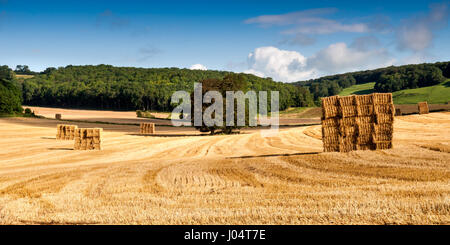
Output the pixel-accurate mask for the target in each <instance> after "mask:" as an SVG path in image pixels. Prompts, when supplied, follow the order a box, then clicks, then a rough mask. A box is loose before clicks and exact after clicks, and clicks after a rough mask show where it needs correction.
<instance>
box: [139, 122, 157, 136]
mask: <svg viewBox="0 0 450 245" xmlns="http://www.w3.org/2000/svg"><path fill="white" fill-rule="evenodd" d="M140 132H141V134H154V133H155V124H154V123H141V131H140Z"/></svg>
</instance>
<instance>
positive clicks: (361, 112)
mask: <svg viewBox="0 0 450 245" xmlns="http://www.w3.org/2000/svg"><path fill="white" fill-rule="evenodd" d="M356 110H357V112H358V116H360V117H365V116H371V115H373V110H374V108H373V105H358V107H357V108H356Z"/></svg>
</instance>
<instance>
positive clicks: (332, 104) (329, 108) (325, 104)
mask: <svg viewBox="0 0 450 245" xmlns="http://www.w3.org/2000/svg"><path fill="white" fill-rule="evenodd" d="M338 98H339V97H338V96H331V97H325V98H322V118H323V119H327V118H332V117H337V116H339V100H338Z"/></svg>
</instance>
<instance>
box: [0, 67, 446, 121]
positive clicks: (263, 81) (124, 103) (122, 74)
mask: <svg viewBox="0 0 450 245" xmlns="http://www.w3.org/2000/svg"><path fill="white" fill-rule="evenodd" d="M0 68H1V69H0V82H1V84H0V93H1V101H0V103H1V104H0V106H1V108H0V110H2V111H3V112H12V111H19V110H21V107H20V102H21V100H22V101H23V103H24V104H26V105H36V106H58V107H69V108H70V107H72V108H89V109H110V110H157V111H171V110H172V109H173V108H174V106H176V105H173V104H171V103H170V98H171V95H172V93H173V92H174V91H177V90H185V91H188V92H192V90H193V84H194V82H200V81H203V80H205V79H219V80H220V79H223V78H224V77H225V76H226V75H229V74H234V73H232V72H225V71H213V70H206V71H203V70H190V69H179V68H134V67H114V66H111V65H97V66H91V65H86V66H72V65H69V66H66V67H60V68H53V67H50V68H47V69H46V70H45V71H43V72H40V73H37V72H32V71H30V70H29V68H28V66H26V65H20V66H17V67H16V69H15V70H14V71H12V70H11V69H9V68H8V67H7V66H0ZM14 73H15V74H34V76H33V77H32V78H23V77H15V76H14ZM239 76H240V79H242V80H243V82H244V83H245V87H246V88H248V89H249V90H254V91H268V92H269V94H270V91H279V92H280V110H284V109H286V108H288V107H300V106H314V105H315V104H316V105H317V104H319V103H320V102H319V101H320V97H326V96H331V95H336V94H338V93H339V92H341V91H342V89H344V88H347V87H350V86H352V85H355V84H363V83H368V82H375V87H374V90H375V91H376V92H394V91H398V90H402V89H410V88H419V87H426V86H432V85H435V84H439V83H441V82H443V81H445V79H446V78H450V62H438V63H434V64H418V65H404V66H398V67H395V66H390V67H386V68H380V69H375V70H367V71H359V72H349V73H344V74H339V75H332V76H325V77H321V78H317V79H312V80H308V81H301V82H296V83H293V84H287V83H281V82H275V81H273V80H272V79H271V78H260V77H257V76H254V75H251V74H244V73H240V74H239Z"/></svg>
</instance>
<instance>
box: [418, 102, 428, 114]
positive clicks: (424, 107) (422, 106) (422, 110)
mask: <svg viewBox="0 0 450 245" xmlns="http://www.w3.org/2000/svg"><path fill="white" fill-rule="evenodd" d="M417 107H419V114H428V113H429V112H430V110H429V109H428V103H427V102H426V101H424V102H419V103H417Z"/></svg>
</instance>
